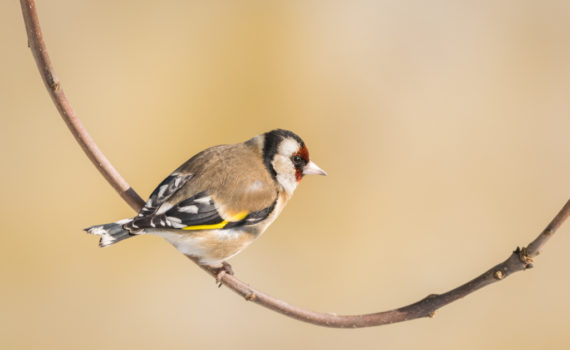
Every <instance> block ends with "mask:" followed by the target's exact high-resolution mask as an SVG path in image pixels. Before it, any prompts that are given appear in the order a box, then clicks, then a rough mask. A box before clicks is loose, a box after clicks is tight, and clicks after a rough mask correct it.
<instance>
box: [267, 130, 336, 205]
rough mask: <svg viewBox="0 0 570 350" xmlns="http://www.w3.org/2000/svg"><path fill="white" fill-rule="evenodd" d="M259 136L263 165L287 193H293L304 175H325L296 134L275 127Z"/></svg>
mask: <svg viewBox="0 0 570 350" xmlns="http://www.w3.org/2000/svg"><path fill="white" fill-rule="evenodd" d="M261 136H262V137H263V152H262V153H263V161H264V163H265V166H266V167H267V169H268V170H269V172H270V173H271V175H272V176H273V178H274V179H275V180H276V181H277V182H278V183H279V185H281V187H283V188H284V189H285V191H287V192H288V193H290V194H292V193H293V191H294V190H295V188H296V187H297V184H298V183H299V182H300V181H301V180H302V179H303V176H305V175H327V173H326V172H325V171H324V170H323V169H321V168H319V167H318V166H317V165H316V164H315V163H313V162H312V161H311V159H310V158H309V150H308V149H307V146H306V145H305V143H304V142H303V140H302V139H301V138H300V137H299V136H297V134H295V133H293V132H291V131H289V130H283V129H276V130H272V131H269V132H267V133H265V134H263V135H261Z"/></svg>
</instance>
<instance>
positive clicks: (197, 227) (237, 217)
mask: <svg viewBox="0 0 570 350" xmlns="http://www.w3.org/2000/svg"><path fill="white" fill-rule="evenodd" d="M247 214H249V212H247V211H242V212H239V213H237V214H235V215H232V216H231V217H230V219H229V220H224V221H222V222H218V223H217V224H210V225H195V226H186V227H183V228H182V229H183V230H217V229H220V228H224V227H225V226H226V225H227V224H228V223H230V222H236V221H240V220H243V219H244V218H245V217H246V216H247Z"/></svg>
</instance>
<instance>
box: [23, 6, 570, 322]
mask: <svg viewBox="0 0 570 350" xmlns="http://www.w3.org/2000/svg"><path fill="white" fill-rule="evenodd" d="M20 3H21V5H22V13H23V15H24V21H25V23H26V29H27V32H28V46H29V47H30V48H31V50H32V53H33V55H34V57H35V59H36V64H37V66H38V68H39V70H40V74H41V76H42V79H43V81H44V83H45V85H46V87H47V89H48V91H49V93H50V95H51V97H52V99H53V101H54V103H55V105H56V106H57V109H58V111H59V113H60V114H61V117H62V118H63V120H65V122H66V124H67V126H68V127H69V129H70V131H71V133H72V134H73V136H75V139H76V140H77V142H79V144H80V145H81V148H83V151H84V152H85V153H86V154H87V156H88V157H89V159H90V160H91V161H92V162H93V164H95V166H96V167H97V168H98V169H99V171H100V172H101V174H103V176H104V177H105V179H106V180H107V181H108V182H109V184H111V186H113V188H114V189H115V190H116V191H117V192H118V193H119V194H120V195H121V197H122V198H123V199H124V200H125V201H126V202H127V203H128V204H129V205H130V206H131V207H132V208H133V209H134V210H135V211H139V210H140V209H141V208H142V206H143V205H144V202H143V200H142V199H141V198H140V197H139V196H138V194H137V193H136V192H135V191H134V190H133V189H132V188H131V187H130V186H129V185H128V184H127V182H126V181H125V180H124V179H123V178H122V177H121V175H120V174H119V173H118V172H117V170H116V169H115V168H114V167H113V166H112V165H111V163H110V162H109V161H108V160H107V158H106V157H105V156H104V155H103V153H102V152H101V151H100V150H99V148H98V147H97V145H96V144H95V142H94V141H93V139H92V138H91V137H90V136H89V134H88V133H87V131H86V130H85V128H84V127H83V125H82V124H81V122H80V120H79V119H78V118H77V116H76V115H75V112H74V111H73V109H72V108H71V105H70V104H69V101H68V100H67V98H66V97H65V94H64V93H63V89H62V88H61V85H60V83H59V80H58V79H57V78H56V77H55V74H54V71H53V67H52V65H51V62H50V59H49V56H48V54H47V50H46V47H45V43H44V41H43V38H42V33H41V30H40V26H39V21H38V17H37V13H36V7H35V4H34V1H33V0H21V1H20ZM569 215H570V200H569V201H567V202H566V204H565V205H564V207H563V208H562V209H561V210H560V212H559V213H558V214H557V215H556V217H554V219H552V221H551V222H550V223H549V224H548V226H547V227H546V228H545V229H544V230H543V231H542V233H541V234H540V235H539V236H538V237H537V238H536V239H535V240H534V241H532V242H531V243H530V244H529V245H528V246H527V247H526V248H522V249H519V248H517V249H516V250H515V251H514V252H513V253H512V254H511V255H510V256H509V257H508V258H507V260H505V261H504V262H502V263H500V264H498V265H496V266H494V267H493V268H491V269H489V270H487V271H486V272H484V273H483V274H482V275H480V276H478V277H476V278H474V279H473V280H471V281H469V282H467V283H465V284H463V285H461V286H459V287H457V288H455V289H452V290H450V291H449V292H446V293H444V294H432V295H429V296H427V297H425V298H424V299H422V300H420V301H418V302H416V303H413V304H410V305H408V306H404V307H401V308H398V309H394V310H389V311H384V312H378V313H371V314H364V315H345V316H341V315H335V314H328V313H318V312H313V311H310V310H305V309H302V308H300V307H297V306H293V305H290V304H288V303H286V302H284V301H282V300H279V299H276V298H273V297H271V296H269V295H267V294H264V293H263V292H260V291H258V290H256V289H254V288H252V287H250V286H248V285H247V284H246V283H244V282H242V281H240V280H239V279H238V278H236V277H234V276H232V275H229V274H227V273H226V274H221V275H217V274H218V271H217V270H215V269H212V268H209V267H207V266H202V265H199V266H200V267H202V268H203V269H204V270H206V271H207V272H208V273H210V274H211V275H212V276H214V277H216V278H219V280H220V281H221V282H222V283H223V284H224V285H225V286H227V287H229V288H230V289H231V290H233V291H234V292H236V293H237V294H239V295H241V296H242V297H244V298H245V299H246V300H248V301H252V302H254V303H257V304H259V305H261V306H264V307H266V308H268V309H271V310H273V311H276V312H279V313H281V314H283V315H286V316H289V317H292V318H295V319H297V320H300V321H304V322H309V323H312V324H315V325H319V326H326V327H337V328H360V327H371V326H379V325H384V324H389V323H395V322H402V321H407V320H412V319H415V318H420V317H433V315H434V314H435V311H436V310H437V309H439V308H441V307H442V306H445V305H447V304H449V303H451V302H453V301H455V300H457V299H459V298H462V297H464V296H466V295H468V294H471V293H473V292H474V291H476V290H478V289H479V288H482V287H485V286H487V285H489V284H491V283H495V282H497V281H500V280H503V279H505V278H506V277H508V276H509V275H510V274H512V273H514V272H517V271H521V270H525V269H528V268H530V267H532V264H531V263H532V260H533V258H534V257H535V256H536V255H538V253H539V250H540V249H541V248H542V247H543V246H544V244H545V243H546V242H547V241H548V239H550V237H552V235H553V234H554V232H556V230H557V229H558V228H559V227H560V225H562V223H563V222H564V221H565V220H566V218H567V217H568V216H569ZM189 258H190V259H191V260H193V261H194V259H193V258H192V257H189Z"/></svg>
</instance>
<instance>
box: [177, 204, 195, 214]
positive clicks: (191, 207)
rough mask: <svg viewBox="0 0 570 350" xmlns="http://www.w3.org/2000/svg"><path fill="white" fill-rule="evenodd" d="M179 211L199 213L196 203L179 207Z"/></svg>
mask: <svg viewBox="0 0 570 350" xmlns="http://www.w3.org/2000/svg"><path fill="white" fill-rule="evenodd" d="M178 211H179V212H182V213H190V214H197V213H198V207H197V206H195V205H187V206H185V207H180V208H178Z"/></svg>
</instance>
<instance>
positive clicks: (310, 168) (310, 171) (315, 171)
mask: <svg viewBox="0 0 570 350" xmlns="http://www.w3.org/2000/svg"><path fill="white" fill-rule="evenodd" d="M303 175H325V176H326V175H327V173H326V171H324V170H323V169H321V168H319V166H318V165H317V164H315V163H313V162H312V161H309V163H307V165H305V167H304V168H303Z"/></svg>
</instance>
